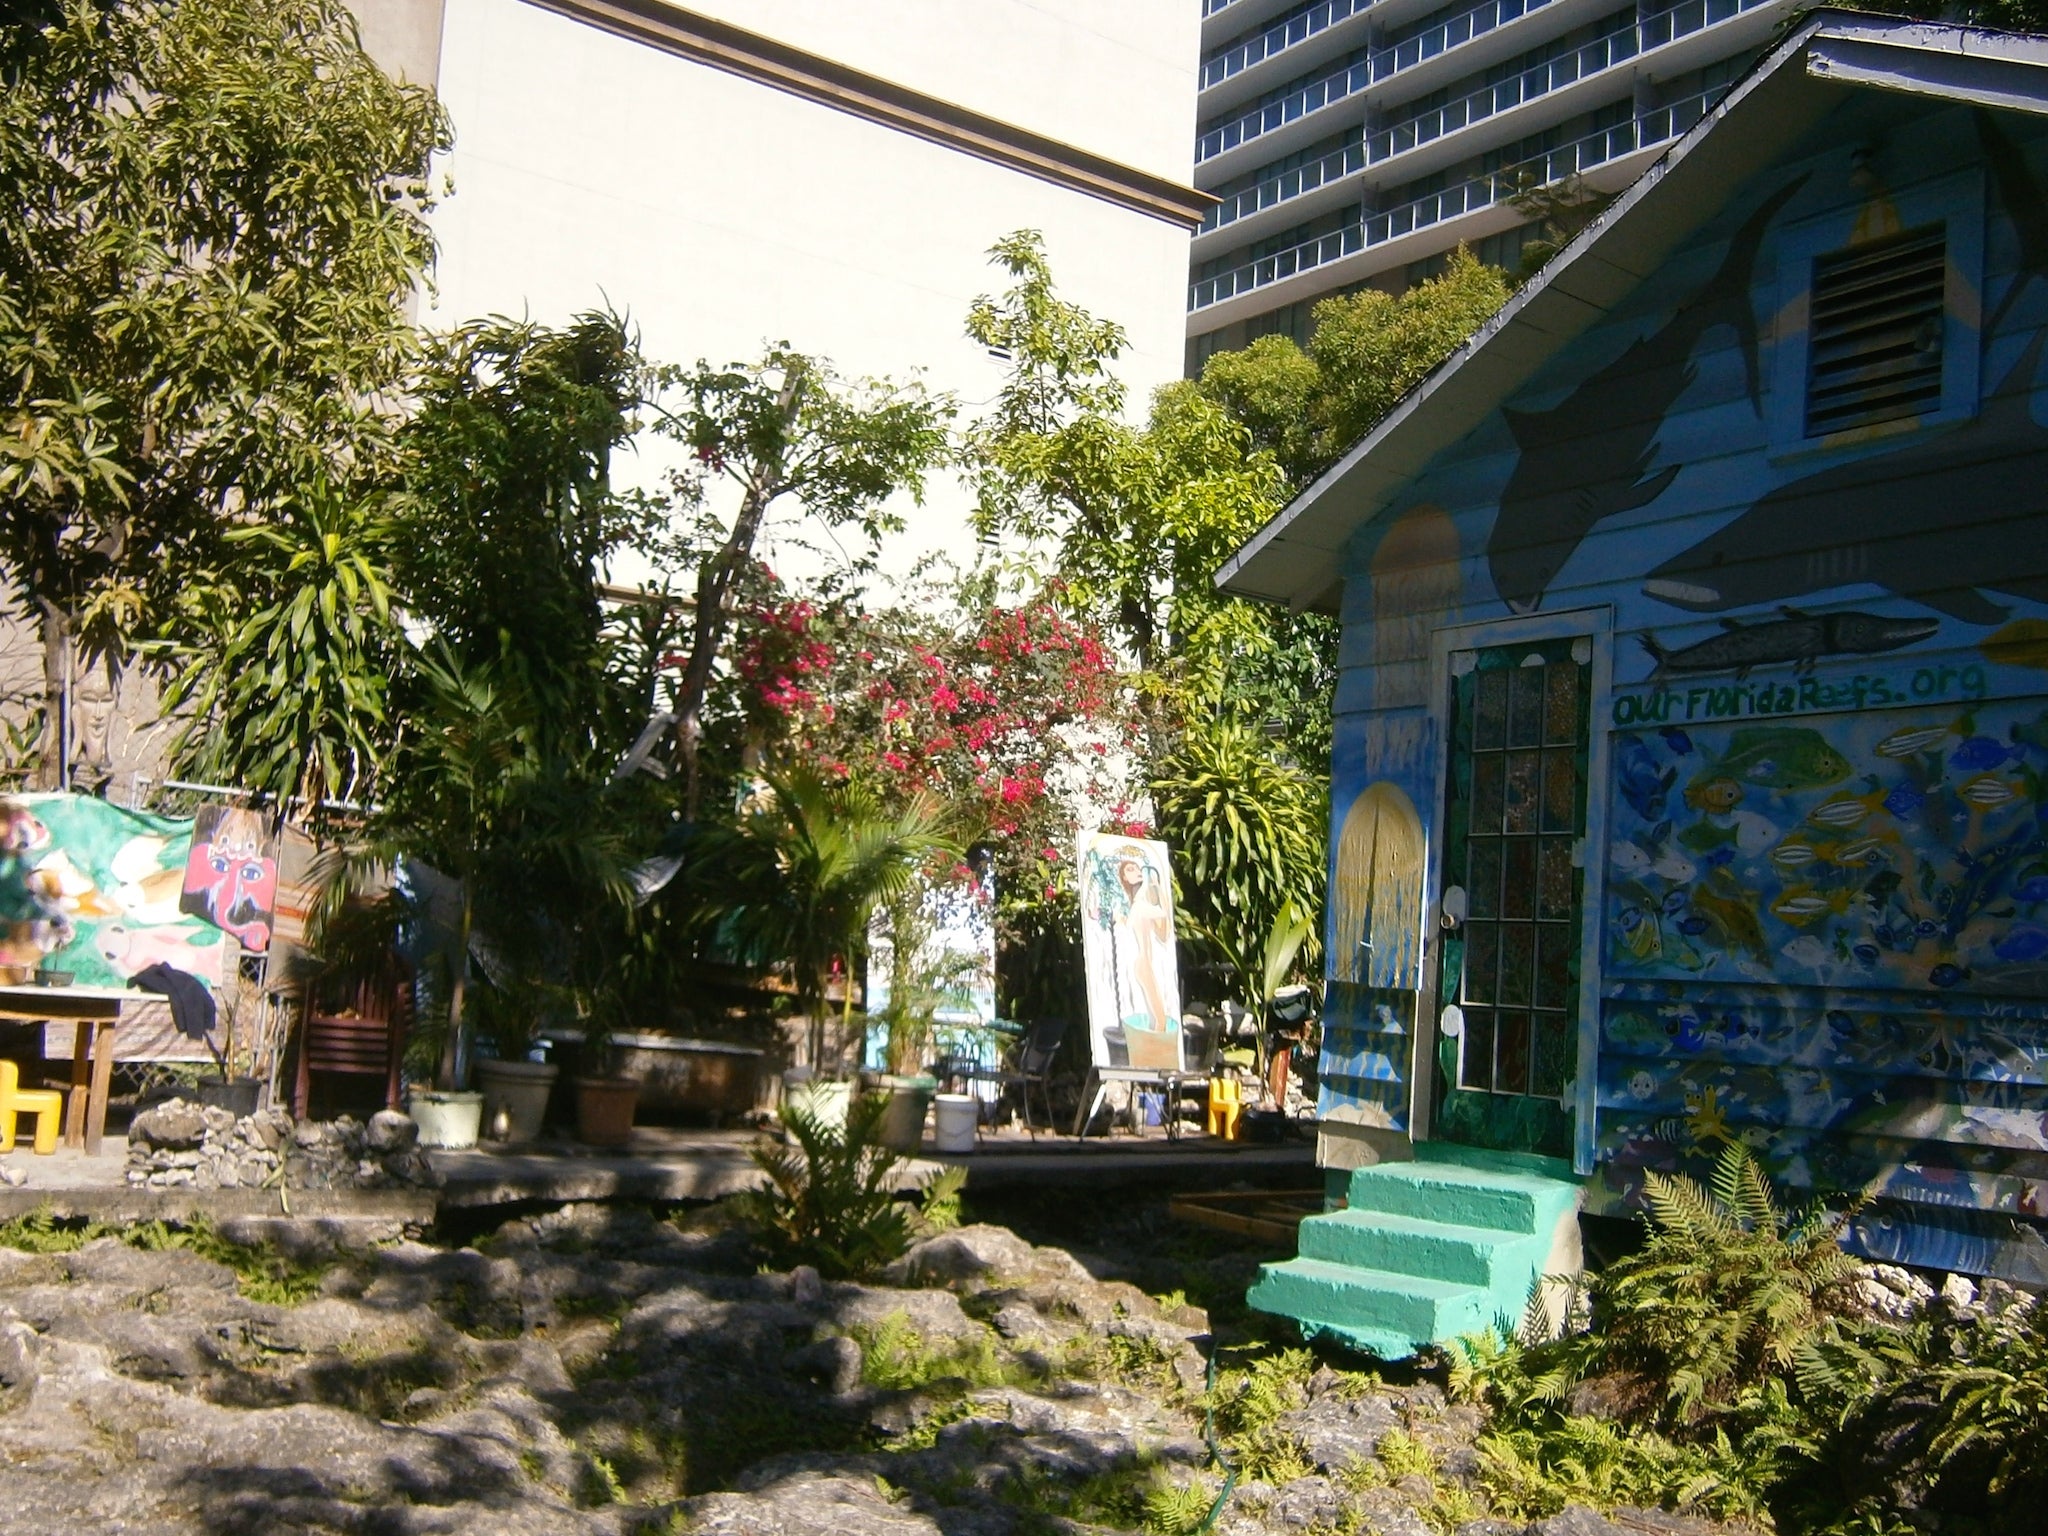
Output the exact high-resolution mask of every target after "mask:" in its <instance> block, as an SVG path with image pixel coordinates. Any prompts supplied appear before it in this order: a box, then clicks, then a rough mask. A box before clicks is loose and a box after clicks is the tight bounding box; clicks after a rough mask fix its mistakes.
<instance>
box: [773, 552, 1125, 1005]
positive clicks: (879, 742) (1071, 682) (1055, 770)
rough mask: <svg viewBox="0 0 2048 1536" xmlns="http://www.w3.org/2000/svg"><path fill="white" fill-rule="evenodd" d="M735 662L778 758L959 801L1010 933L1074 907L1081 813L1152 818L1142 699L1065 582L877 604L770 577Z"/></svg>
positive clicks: (901, 791)
mask: <svg viewBox="0 0 2048 1536" xmlns="http://www.w3.org/2000/svg"><path fill="white" fill-rule="evenodd" d="M735 670H736V672H737V674H738V681H739V684H740V691H741V694H742V697H743V698H744V700H745V705H746V709H747V711H748V724H749V728H750V731H751V733H752V735H753V739H754V740H755V741H756V742H758V743H759V744H760V745H761V747H762V749H763V751H764V753H765V755H766V757H767V759H768V760H769V761H771V762H772V761H778V760H780V761H790V760H802V761H809V762H811V763H814V764H816V765H817V766H818V767H820V768H822V769H823V770H825V771H826V772H828V773H840V774H846V775H850V776H856V777H859V778H861V779H862V780H864V781H866V782H867V783H869V784H870V785H872V786H874V787H876V788H877V789H879V790H880V792H881V793H882V794H883V795H884V796H886V797H889V798H893V799H907V798H909V797H910V796H912V795H913V794H915V793H917V792H918V791H920V790H927V791H933V792H936V793H938V794H940V795H943V796H944V797H945V798H946V799H947V800H948V801H949V802H951V803H952V804H953V806H954V807H955V809H956V811H957V812H958V813H959V814H960V815H961V817H962V818H963V820H964V821H965V822H966V823H967V825H968V826H969V828H970V833H969V838H970V840H971V841H978V842H981V843H985V844H986V845H987V846H988V847H989V848H990V849H991V850H992V851H993V853H994V855H995V860H996V871H997V890H998V924H999V931H1000V932H1001V934H1002V937H1003V939H1004V940H1005V942H1006V943H1008V942H1009V941H1010V940H1012V939H1013V938H1016V937H1021V936H1022V935H1021V934H1020V933H1019V931H1018V930H1019V928H1020V926H1022V927H1035V926H1036V925H1037V923H1038V922H1040V921H1042V920H1043V916H1044V913H1045V909H1046V908H1048V907H1050V908H1053V909H1060V908H1063V907H1064V906H1067V905H1070V904H1071V901H1072V873H1071V866H1072V863H1073V851H1074V837H1075V831H1076V828H1077V826H1080V825H1086V826H1097V825H1103V824H1105V822H1106V823H1107V824H1108V825H1111V826H1114V827H1118V828H1121V829H1125V830H1130V831H1138V830H1142V828H1141V826H1140V824H1139V823H1138V822H1137V821H1136V820H1135V819H1134V815H1133V811H1132V809H1131V806H1130V804H1129V802H1130V800H1131V798H1132V795H1133V791H1132V790H1131V788H1130V781H1131V780H1132V778H1133V777H1134V771H1133V764H1134V763H1135V762H1136V761H1137V748H1138V745H1139V715H1138V709H1137V706H1136V701H1135V699H1134V698H1133V696H1132V693H1131V690H1130V688H1129V685H1128V681H1127V679H1126V678H1125V677H1124V676H1123V674H1122V673H1121V671H1120V669H1119V667H1118V663H1117V659H1116V657H1115V655H1114V654H1113V653H1112V652H1111V651H1110V649H1109V648H1108V647H1107V646H1106V645H1105V644H1104V642H1103V639H1102V637H1101V636H1100V635H1099V634H1098V633H1097V632H1095V631H1094V630H1093V629H1092V628H1090V627H1089V626H1088V625H1087V624H1085V623H1083V622H1081V621H1080V620H1078V619H1077V618H1075V617H1074V616H1073V615H1072V614H1071V613H1070V612H1069V611H1068V609H1067V607H1066V605H1065V604H1064V603H1063V602H1062V593H1061V591H1060V590H1059V589H1058V588H1057V587H1051V588H1047V589H1045V590H1042V591H1040V592H1038V593H1036V594H1034V595H1031V596H1029V597H1025V598H1021V599H1018V600H1016V601H1007V602H1006V601H995V600H978V599H976V598H974V597H956V598H955V600H954V601H953V602H951V603H950V604H947V605H944V606H930V605H920V606H918V607H914V608H913V607H908V606H906V607H900V608H884V609H877V610H869V609H868V608H866V607H863V606H861V605H859V604H857V603H855V602H852V601H846V600H842V601H829V602H819V601H813V600H811V599H808V598H804V597H800V596H796V595H794V594H792V593H790V592H788V591H786V590H780V589H776V590H772V591H771V593H770V595H769V597H768V598H767V599H766V600H765V601H763V602H761V603H760V604H759V605H758V606H757V607H756V608H755V609H754V611H753V612H752V613H751V614H750V615H749V616H748V621H747V624H746V627H745V634H744V636H743V637H742V644H741V646H740V648H739V651H738V653H737V656H736V661H735ZM1005 1006H1006V1007H1016V1006H1018V1002H1017V1000H1015V999H1014V998H1013V997H1009V996H1006V998H1005Z"/></svg>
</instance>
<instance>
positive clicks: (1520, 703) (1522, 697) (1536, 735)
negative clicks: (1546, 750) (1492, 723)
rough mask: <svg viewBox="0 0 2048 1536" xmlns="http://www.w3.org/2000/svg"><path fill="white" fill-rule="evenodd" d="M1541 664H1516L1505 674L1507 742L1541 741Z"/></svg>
mask: <svg viewBox="0 0 2048 1536" xmlns="http://www.w3.org/2000/svg"><path fill="white" fill-rule="evenodd" d="M1545 670H1546V669H1545V668H1543V667H1516V668H1515V669H1514V670H1513V671H1512V672H1510V673H1508V676H1509V677H1510V678H1512V679H1513V680H1514V681H1513V682H1511V683H1510V684H1509V685H1508V745H1509V746H1511V747H1535V746H1541V745H1542V744H1543V674H1544V671H1545Z"/></svg>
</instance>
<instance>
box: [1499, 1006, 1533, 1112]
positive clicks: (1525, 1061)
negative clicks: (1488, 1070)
mask: <svg viewBox="0 0 2048 1536" xmlns="http://www.w3.org/2000/svg"><path fill="white" fill-rule="evenodd" d="M1494 1029H1495V1036H1496V1039H1495V1044H1494V1048H1493V1058H1494V1072H1493V1087H1494V1091H1495V1092H1496V1093H1527V1092H1528V1091H1529V1015H1527V1014H1526V1013H1502V1014H1501V1015H1500V1022H1499V1023H1498V1024H1496V1025H1495V1026H1494Z"/></svg>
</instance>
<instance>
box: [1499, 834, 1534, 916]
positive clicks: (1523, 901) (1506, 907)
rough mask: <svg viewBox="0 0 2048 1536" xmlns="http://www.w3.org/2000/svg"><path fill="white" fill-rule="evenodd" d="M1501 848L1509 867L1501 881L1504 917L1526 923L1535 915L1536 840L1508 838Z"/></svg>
mask: <svg viewBox="0 0 2048 1536" xmlns="http://www.w3.org/2000/svg"><path fill="white" fill-rule="evenodd" d="M1500 848H1501V853H1502V862H1503V863H1504V864H1505V865H1506V866H1507V868H1506V872H1505V873H1504V874H1503V876H1502V879H1501V891H1500V912H1501V916H1502V917H1512V918H1520V919H1521V920H1522V921H1524V922H1527V921H1528V920H1529V919H1530V918H1533V917H1534V916H1535V915H1536V839H1535V838H1533V837H1506V838H1502V839H1501V842H1500Z"/></svg>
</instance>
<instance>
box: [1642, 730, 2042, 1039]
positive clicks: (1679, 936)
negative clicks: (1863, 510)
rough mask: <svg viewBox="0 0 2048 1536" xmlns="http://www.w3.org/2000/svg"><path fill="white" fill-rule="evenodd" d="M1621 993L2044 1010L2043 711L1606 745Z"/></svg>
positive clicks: (1675, 733)
mask: <svg viewBox="0 0 2048 1536" xmlns="http://www.w3.org/2000/svg"><path fill="white" fill-rule="evenodd" d="M1613 763H1614V803H1613V807H1612V816H1613V821H1612V826H1613V835H1612V838H1611V840H1610V843H1609V849H1608V884H1607V891H1608V894H1607V910H1606V913H1605V922H1606V952H1607V973H1608V975H1609V976H1610V977H1615V978H1627V977H1664V978H1674V979H1678V978H1689V979H1693V980H1698V981H1730V982H1744V981H1747V982H1770V983H1774V984H1778V985H1785V984H1793V985H1798V984H1808V985H1817V986H1824V987H1840V986H1860V987H1873V986H1874V987H1884V988H1897V989H1901V990H1905V991H1910V992H1914V993H1917V994H1920V995H1921V996H1922V997H1923V998H1924V999H1926V1000H1927V1001H1928V1002H1930V1003H1932V1002H1934V1001H1936V1000H1938V999H1940V998H1941V997H1943V996H1945V995H1948V994H1955V993H1968V994H1977V995H1983V994H1994V995H2005V996H2014V997H2040V996H2044V995H2048V793H2044V775H2048V701H2044V700H2042V699H2038V698H2036V699H2024V700H2001V701H1995V702H1989V703H1984V704H1974V705H1963V706H1954V707H1942V708H1936V709H1926V710H1914V709H1905V710H1871V711H1866V712H1864V713H1861V714H1854V715H1835V716H1830V717H1827V718H1826V720H1825V722H1824V724H1821V723H1800V724H1790V723H1774V724H1754V723H1743V724H1734V723H1730V724H1703V725H1697V726H1693V727H1690V728H1679V727H1666V728H1664V729H1662V730H1659V731H1655V732H1641V731H1631V732H1623V733H1620V734H1618V735H1617V736H1616V737H1615V740H1614V750H1613Z"/></svg>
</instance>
